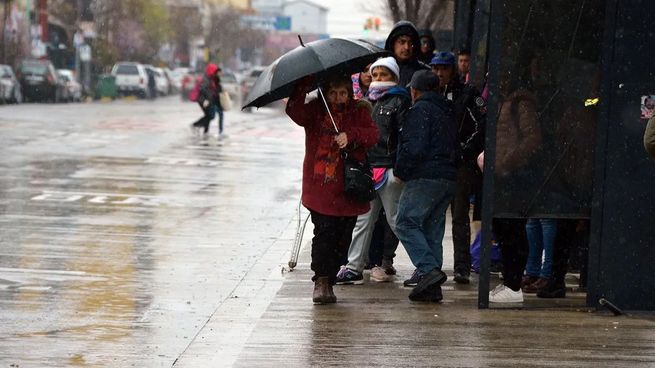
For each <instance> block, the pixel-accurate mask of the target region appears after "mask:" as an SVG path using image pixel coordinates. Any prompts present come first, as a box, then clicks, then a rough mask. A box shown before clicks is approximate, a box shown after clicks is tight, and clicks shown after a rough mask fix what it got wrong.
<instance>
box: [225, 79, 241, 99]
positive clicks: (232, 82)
mask: <svg viewBox="0 0 655 368" xmlns="http://www.w3.org/2000/svg"><path fill="white" fill-rule="evenodd" d="M221 86H223V91H225V92H227V93H228V94H229V95H230V98H231V99H232V102H233V104H238V103H240V101H241V85H240V84H239V79H238V78H237V76H236V74H234V73H232V72H223V74H222V75H221Z"/></svg>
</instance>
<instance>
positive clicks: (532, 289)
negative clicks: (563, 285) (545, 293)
mask: <svg viewBox="0 0 655 368" xmlns="http://www.w3.org/2000/svg"><path fill="white" fill-rule="evenodd" d="M546 284H548V279H547V278H543V277H539V278H537V281H535V282H533V283H531V284H528V285H525V286H523V287H522V288H521V290H523V292H524V293H528V294H535V293H536V292H537V291H539V289H541V288H543V287H545V286H546Z"/></svg>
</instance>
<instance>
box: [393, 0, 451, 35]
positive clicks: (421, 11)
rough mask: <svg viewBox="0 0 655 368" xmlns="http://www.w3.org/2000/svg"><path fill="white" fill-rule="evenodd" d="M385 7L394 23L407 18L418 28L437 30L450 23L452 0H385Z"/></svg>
mask: <svg viewBox="0 0 655 368" xmlns="http://www.w3.org/2000/svg"><path fill="white" fill-rule="evenodd" d="M385 8H386V11H387V14H388V15H389V18H390V19H392V20H393V22H394V23H396V22H398V21H401V20H408V21H410V22H412V23H414V25H415V26H416V27H417V28H419V29H422V28H428V29H431V30H433V31H434V30H439V29H443V28H444V24H447V25H449V26H450V25H451V24H452V23H451V21H450V20H449V18H448V17H452V9H453V0H431V1H421V0H386V2H385Z"/></svg>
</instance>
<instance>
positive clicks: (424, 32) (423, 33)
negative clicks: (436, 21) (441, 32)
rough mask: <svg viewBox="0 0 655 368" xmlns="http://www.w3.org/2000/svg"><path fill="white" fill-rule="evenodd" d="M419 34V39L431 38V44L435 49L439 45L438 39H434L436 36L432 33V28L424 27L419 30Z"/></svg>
mask: <svg viewBox="0 0 655 368" xmlns="http://www.w3.org/2000/svg"><path fill="white" fill-rule="evenodd" d="M418 36H419V39H420V38H423V37H427V38H428V39H429V40H430V46H431V47H432V49H433V50H434V49H435V48H436V47H437V46H436V45H437V43H436V41H435V40H434V36H433V35H432V30H430V29H427V28H424V29H421V30H419V31H418Z"/></svg>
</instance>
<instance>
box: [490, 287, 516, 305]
mask: <svg viewBox="0 0 655 368" xmlns="http://www.w3.org/2000/svg"><path fill="white" fill-rule="evenodd" d="M489 303H523V292H522V291H521V290H520V289H519V291H514V290H512V289H510V288H508V287H507V286H505V285H503V284H500V285H498V286H496V288H495V289H493V290H491V292H489Z"/></svg>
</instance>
